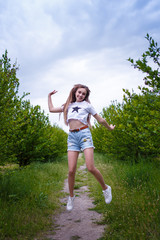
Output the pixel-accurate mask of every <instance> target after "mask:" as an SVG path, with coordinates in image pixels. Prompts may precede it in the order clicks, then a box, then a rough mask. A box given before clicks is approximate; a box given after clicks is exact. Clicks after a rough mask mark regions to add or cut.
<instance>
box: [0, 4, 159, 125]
mask: <svg viewBox="0 0 160 240" xmlns="http://www.w3.org/2000/svg"><path fill="white" fill-rule="evenodd" d="M159 22H160V1H159V0H121V1H119V0H112V1H110V0H23V1H21V0H6V1H2V0H0V53H1V55H2V54H3V53H4V51H5V49H7V50H8V56H9V57H10V58H11V60H12V62H15V61H16V60H17V62H18V64H19V65H20V68H19V71H18V77H19V80H20V93H22V92H29V93H30V95H29V99H30V101H31V104H33V105H37V104H38V105H40V106H41V108H42V109H43V110H45V113H46V114H48V113H49V112H48V107H47V95H48V92H50V91H52V90H54V89H56V90H57V91H58V93H57V94H56V95H55V96H54V97H53V102H54V105H55V106H61V105H62V104H63V103H64V102H65V100H66V98H67V97H68V94H69V91H70V89H71V88H72V87H73V85H74V84H76V83H83V84H85V85H88V86H89V88H90V90H91V96H90V100H91V103H92V104H93V106H94V107H95V109H96V110H97V112H98V113H100V112H101V111H102V108H103V107H107V106H108V105H109V104H110V103H111V101H113V100H118V101H119V102H121V101H122V98H123V91H122V88H127V89H129V90H131V89H134V90H135V91H138V90H137V86H138V85H143V74H142V73H140V72H138V71H137V70H135V69H133V68H132V67H131V65H130V63H129V62H128V61H127V59H128V58H129V57H131V58H134V59H138V58H140V57H141V54H142V53H143V52H144V51H145V50H146V49H147V47H148V43H147V40H146V39H145V36H146V34H147V33H149V34H150V36H152V37H153V38H154V40H155V41H157V42H159V39H160V24H159ZM49 117H50V121H51V122H52V123H55V122H56V123H57V124H58V125H59V126H60V127H63V128H64V129H66V128H65V127H64V124H63V119H61V120H60V121H59V116H58V115H57V114H49Z"/></svg>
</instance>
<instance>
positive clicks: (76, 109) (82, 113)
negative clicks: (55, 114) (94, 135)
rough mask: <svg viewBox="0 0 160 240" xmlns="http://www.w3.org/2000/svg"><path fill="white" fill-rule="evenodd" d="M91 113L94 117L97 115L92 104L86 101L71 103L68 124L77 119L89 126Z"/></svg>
mask: <svg viewBox="0 0 160 240" xmlns="http://www.w3.org/2000/svg"><path fill="white" fill-rule="evenodd" d="M89 113H90V114H92V115H93V116H94V115H95V114H96V113H97V112H96V110H95V109H94V108H93V106H92V105H91V104H90V103H88V102H86V101H82V102H73V103H70V104H69V106H68V114H67V122H69V120H71V119H76V120H79V121H80V122H82V123H84V124H85V125H88V122H87V118H88V115H89Z"/></svg>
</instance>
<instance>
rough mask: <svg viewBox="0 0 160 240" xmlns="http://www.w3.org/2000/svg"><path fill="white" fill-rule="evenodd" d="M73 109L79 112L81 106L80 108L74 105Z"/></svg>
mask: <svg viewBox="0 0 160 240" xmlns="http://www.w3.org/2000/svg"><path fill="white" fill-rule="evenodd" d="M72 109H73V111H72V112H77V113H78V110H79V109H81V108H79V107H73V108H72Z"/></svg>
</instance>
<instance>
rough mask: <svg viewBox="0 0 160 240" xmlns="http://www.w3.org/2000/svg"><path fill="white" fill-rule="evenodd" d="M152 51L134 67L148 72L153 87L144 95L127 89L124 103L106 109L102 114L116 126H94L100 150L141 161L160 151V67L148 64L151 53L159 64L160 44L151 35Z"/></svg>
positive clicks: (114, 104) (147, 83) (147, 78)
mask: <svg viewBox="0 0 160 240" xmlns="http://www.w3.org/2000/svg"><path fill="white" fill-rule="evenodd" d="M146 38H147V39H148V41H149V44H150V47H149V50H148V51H146V53H145V54H143V55H142V56H143V58H142V60H138V61H136V63H134V61H133V59H130V62H131V63H133V65H134V67H136V68H138V69H139V70H141V71H143V72H145V73H146V74H147V76H146V77H145V78H144V79H145V84H146V85H147V86H148V87H149V88H146V87H144V88H141V87H139V89H140V90H141V94H135V93H134V92H133V93H130V92H129V91H128V90H125V89H123V91H124V92H125V95H124V97H123V103H122V104H120V103H116V102H113V103H112V104H111V105H110V106H109V107H108V108H104V109H103V111H102V113H101V115H102V117H103V118H105V119H106V120H107V122H109V123H113V124H115V125H116V128H115V129H114V131H112V132H109V131H108V130H107V129H105V128H104V127H102V126H100V125H99V124H98V123H97V124H96V125H95V127H94V128H93V131H92V134H93V140H94V145H95V147H96V150H97V151H99V152H104V153H110V154H116V155H117V157H118V158H120V159H125V160H127V159H130V160H132V161H133V160H134V161H138V158H140V157H147V158H148V157H153V156H159V154H160V144H159V143H160V125H159V122H160V95H159V90H160V89H159V84H160V75H159V72H158V69H157V70H156V71H155V70H152V68H151V67H150V68H149V67H148V65H147V60H146V58H147V56H150V57H151V58H153V61H154V63H156V64H158V66H159V51H160V49H159V48H158V47H157V43H155V42H154V41H153V40H152V38H150V37H149V36H148V35H147V37H146ZM148 69H149V70H148Z"/></svg>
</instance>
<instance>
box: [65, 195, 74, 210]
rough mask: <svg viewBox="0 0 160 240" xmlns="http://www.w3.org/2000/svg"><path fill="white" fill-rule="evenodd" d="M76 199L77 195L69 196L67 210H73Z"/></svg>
mask: <svg viewBox="0 0 160 240" xmlns="http://www.w3.org/2000/svg"><path fill="white" fill-rule="evenodd" d="M74 199H75V196H74V197H70V196H69V198H68V202H67V210H68V211H72V209H73V202H74Z"/></svg>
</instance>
